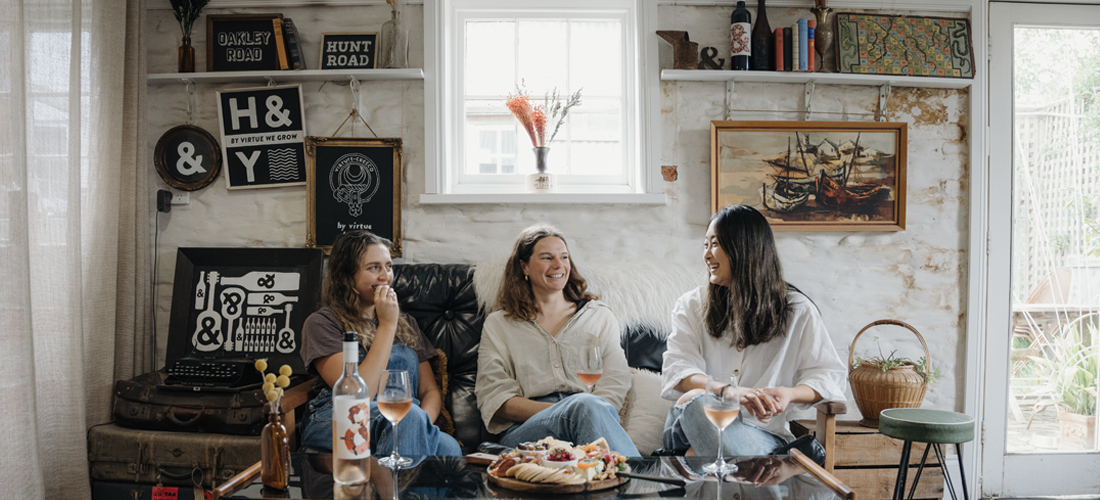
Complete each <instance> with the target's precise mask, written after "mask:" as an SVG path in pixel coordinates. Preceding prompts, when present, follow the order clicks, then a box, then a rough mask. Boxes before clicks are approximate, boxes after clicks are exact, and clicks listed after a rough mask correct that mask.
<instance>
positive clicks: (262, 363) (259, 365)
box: [256, 359, 267, 373]
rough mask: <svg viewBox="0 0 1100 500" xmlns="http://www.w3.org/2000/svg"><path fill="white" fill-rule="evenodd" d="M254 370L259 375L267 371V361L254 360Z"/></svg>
mask: <svg viewBox="0 0 1100 500" xmlns="http://www.w3.org/2000/svg"><path fill="white" fill-rule="evenodd" d="M256 369H257V370H259V371H260V372H261V373H262V372H263V371H264V370H266V369H267V360H266V359H257V360H256Z"/></svg>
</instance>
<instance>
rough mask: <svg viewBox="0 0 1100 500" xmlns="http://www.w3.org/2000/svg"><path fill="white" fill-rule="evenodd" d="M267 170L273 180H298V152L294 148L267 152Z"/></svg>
mask: <svg viewBox="0 0 1100 500" xmlns="http://www.w3.org/2000/svg"><path fill="white" fill-rule="evenodd" d="M267 168H268V171H269V172H270V174H271V180H274V181H293V180H298V150H296V149H294V148H285V149H269V150H267Z"/></svg>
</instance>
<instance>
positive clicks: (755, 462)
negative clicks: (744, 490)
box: [732, 457, 801, 486]
mask: <svg viewBox="0 0 1100 500" xmlns="http://www.w3.org/2000/svg"><path fill="white" fill-rule="evenodd" d="M800 472H801V469H800V468H799V467H798V466H796V465H794V464H791V463H790V462H788V461H786V460H783V459H782V458H779V457H758V458H750V459H748V460H745V461H743V462H737V472H734V473H733V474H732V476H733V477H735V478H736V479H737V480H739V481H744V482H746V483H751V484H752V485H753V486H773V485H776V484H779V483H782V482H783V481H786V480H787V479H788V478H790V477H791V476H793V475H795V474H798V473H800Z"/></svg>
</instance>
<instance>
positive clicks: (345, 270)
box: [321, 230, 417, 348]
mask: <svg viewBox="0 0 1100 500" xmlns="http://www.w3.org/2000/svg"><path fill="white" fill-rule="evenodd" d="M371 245H382V246H384V247H386V249H388V250H390V251H393V242H391V241H390V240H387V239H386V238H383V237H381V236H378V235H376V234H374V233H372V232H370V231H366V230H354V231H348V232H346V233H344V234H342V235H340V237H339V238H336V242H335V243H333V245H332V252H331V254H330V255H329V258H328V269H327V271H326V273H325V283H324V285H323V286H322V287H321V300H322V302H323V303H324V304H325V306H326V307H328V308H329V309H331V310H332V312H333V313H335V314H336V318H337V319H339V320H340V323H341V324H342V326H343V328H344V331H352V330H355V331H357V332H359V339H360V340H361V341H362V342H363V345H364V346H365V347H368V348H369V347H370V345H371V343H372V342H374V331H375V330H376V329H377V327H376V326H375V325H374V324H372V323H371V322H369V321H366V320H365V319H363V314H362V308H363V303H362V298H361V297H360V296H359V292H358V291H357V290H356V289H355V273H358V272H359V266H360V265H361V263H360V260H361V259H362V257H363V254H364V253H366V251H367V249H368V248H370V246H371ZM395 338H396V339H397V341H398V342H401V343H403V344H406V345H408V346H411V347H413V348H416V347H417V339H416V335H415V333H414V332H413V329H412V325H410V324H409V322H408V320H406V319H405V315H404V314H401V315H398V319H397V334H396V335H395Z"/></svg>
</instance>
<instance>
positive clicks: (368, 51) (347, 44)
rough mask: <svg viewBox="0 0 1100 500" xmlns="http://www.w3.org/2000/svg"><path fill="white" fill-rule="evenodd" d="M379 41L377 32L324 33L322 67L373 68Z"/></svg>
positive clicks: (322, 38)
mask: <svg viewBox="0 0 1100 500" xmlns="http://www.w3.org/2000/svg"><path fill="white" fill-rule="evenodd" d="M377 42H378V34H377V33H324V34H322V35H321V69H347V68H373V67H374V66H375V56H376V54H377V53H378V47H377V45H378V44H377Z"/></svg>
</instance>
